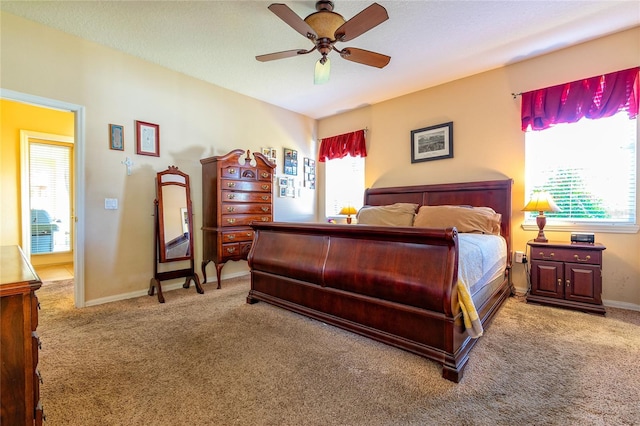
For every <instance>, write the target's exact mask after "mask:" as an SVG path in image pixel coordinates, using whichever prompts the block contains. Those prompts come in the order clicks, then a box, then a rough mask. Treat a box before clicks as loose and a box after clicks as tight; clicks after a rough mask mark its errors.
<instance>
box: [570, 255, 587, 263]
mask: <svg viewBox="0 0 640 426" xmlns="http://www.w3.org/2000/svg"><path fill="white" fill-rule="evenodd" d="M573 258H574V259H575V260H577V261H578V262H588V261H589V259H591V256H589V255H587V257H585V258H584V259H580V256H578V255H577V254H574V255H573Z"/></svg>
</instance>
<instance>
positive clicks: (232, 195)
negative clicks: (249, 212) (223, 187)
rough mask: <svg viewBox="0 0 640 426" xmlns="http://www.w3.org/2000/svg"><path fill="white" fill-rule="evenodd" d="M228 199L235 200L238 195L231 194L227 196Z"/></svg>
mask: <svg viewBox="0 0 640 426" xmlns="http://www.w3.org/2000/svg"><path fill="white" fill-rule="evenodd" d="M227 198H228V199H230V200H233V199H234V198H236V194H229V195H227Z"/></svg>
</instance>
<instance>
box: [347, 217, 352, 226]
mask: <svg viewBox="0 0 640 426" xmlns="http://www.w3.org/2000/svg"><path fill="white" fill-rule="evenodd" d="M347 223H348V224H349V225H351V217H347Z"/></svg>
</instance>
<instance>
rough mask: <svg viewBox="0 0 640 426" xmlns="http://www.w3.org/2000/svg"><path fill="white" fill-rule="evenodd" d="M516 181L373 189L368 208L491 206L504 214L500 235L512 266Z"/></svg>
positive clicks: (366, 196) (366, 201)
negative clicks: (394, 204) (513, 195)
mask: <svg viewBox="0 0 640 426" xmlns="http://www.w3.org/2000/svg"><path fill="white" fill-rule="evenodd" d="M512 185H513V180H511V179H504V180H489V181H481V182H463V183H445V184H437V185H416V186H396V187H390V188H369V189H367V190H366V191H365V193H364V205H365V206H384V205H388V204H393V203H415V204H419V205H420V206H440V205H468V206H474V207H491V208H492V209H493V210H495V211H496V213H500V214H501V215H502V223H501V224H500V234H501V235H502V236H503V237H504V239H505V240H506V241H507V253H508V256H509V257H508V263H509V264H511V261H510V259H511V186H512Z"/></svg>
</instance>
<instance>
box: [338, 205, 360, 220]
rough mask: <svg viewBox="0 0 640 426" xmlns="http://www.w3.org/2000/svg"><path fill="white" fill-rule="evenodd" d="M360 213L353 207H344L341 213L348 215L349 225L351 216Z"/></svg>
mask: <svg viewBox="0 0 640 426" xmlns="http://www.w3.org/2000/svg"><path fill="white" fill-rule="evenodd" d="M356 213H358V211H357V210H356V209H355V208H354V207H353V206H347V207H343V208H342V209H340V213H338V214H341V215H344V214H346V215H347V223H349V224H350V223H351V215H352V214H356Z"/></svg>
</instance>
